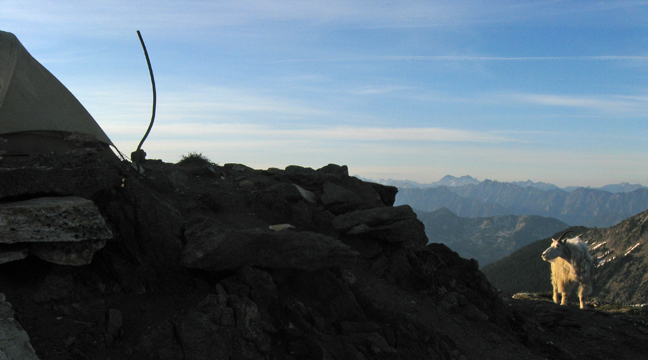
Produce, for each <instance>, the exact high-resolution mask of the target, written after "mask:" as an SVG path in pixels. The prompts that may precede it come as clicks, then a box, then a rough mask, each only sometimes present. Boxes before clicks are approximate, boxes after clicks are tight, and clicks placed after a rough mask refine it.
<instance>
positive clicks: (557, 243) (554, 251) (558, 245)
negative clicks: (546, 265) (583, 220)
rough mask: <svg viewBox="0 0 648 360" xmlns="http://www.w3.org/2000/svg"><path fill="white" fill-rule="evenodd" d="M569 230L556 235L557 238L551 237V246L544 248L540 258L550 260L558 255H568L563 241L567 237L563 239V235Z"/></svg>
mask: <svg viewBox="0 0 648 360" xmlns="http://www.w3.org/2000/svg"><path fill="white" fill-rule="evenodd" d="M570 232H571V231H565V232H564V233H562V235H560V237H558V239H551V240H553V243H552V244H551V246H550V247H549V248H548V249H547V250H545V251H544V252H543V253H542V260H544V261H551V260H553V259H556V258H559V257H565V256H566V255H568V251H569V250H568V249H567V246H565V242H566V241H567V239H565V235H567V234H568V233H570Z"/></svg>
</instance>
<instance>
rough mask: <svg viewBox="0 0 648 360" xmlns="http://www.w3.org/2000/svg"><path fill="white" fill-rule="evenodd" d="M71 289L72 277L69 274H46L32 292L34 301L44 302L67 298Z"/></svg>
mask: <svg viewBox="0 0 648 360" xmlns="http://www.w3.org/2000/svg"><path fill="white" fill-rule="evenodd" d="M73 291H74V279H73V278H72V276H71V275H48V276H47V277H46V278H45V279H44V280H43V283H42V284H41V286H40V287H39V289H38V291H36V293H35V294H34V301H35V302H37V303H46V302H49V301H58V300H65V299H69V298H70V297H71V296H72V292H73Z"/></svg>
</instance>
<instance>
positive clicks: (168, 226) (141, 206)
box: [102, 178, 185, 271]
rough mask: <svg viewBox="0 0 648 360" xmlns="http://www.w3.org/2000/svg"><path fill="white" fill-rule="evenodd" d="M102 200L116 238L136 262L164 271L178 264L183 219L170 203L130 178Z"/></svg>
mask: <svg viewBox="0 0 648 360" xmlns="http://www.w3.org/2000/svg"><path fill="white" fill-rule="evenodd" d="M102 201H103V210H104V211H105V212H106V213H107V217H108V220H109V221H110V222H111V223H112V224H114V225H115V229H116V231H117V234H115V239H116V240H117V241H118V242H119V243H120V245H121V246H122V247H123V249H124V250H125V251H126V252H127V253H128V254H129V257H131V258H132V259H134V260H135V262H136V263H139V264H148V265H151V266H153V267H154V268H158V269H165V270H167V271H168V270H171V269H174V268H176V267H177V266H179V259H180V252H181V250H182V232H183V228H184V223H185V221H184V219H183V218H182V215H181V214H180V211H178V209H177V208H176V207H175V206H174V205H173V204H171V203H170V202H168V201H165V200H163V199H162V198H160V197H159V196H158V195H157V194H156V193H154V192H152V191H151V190H149V189H147V188H146V187H144V186H142V184H141V183H140V182H139V181H137V180H136V179H132V178H129V179H127V181H126V182H125V184H124V187H123V188H121V189H120V191H118V192H116V193H115V194H113V195H111V196H110V197H109V198H107V199H102Z"/></svg>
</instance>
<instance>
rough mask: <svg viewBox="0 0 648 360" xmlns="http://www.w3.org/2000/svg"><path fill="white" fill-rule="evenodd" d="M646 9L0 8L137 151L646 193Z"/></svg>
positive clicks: (31, 1)
mask: <svg viewBox="0 0 648 360" xmlns="http://www.w3.org/2000/svg"><path fill="white" fill-rule="evenodd" d="M647 19H648V1H632V0H630V1H623V0H617V1H499V0H494V1H357V0H356V1H326V0H320V1H317V2H315V1H288V0H284V1H271V0H266V1H254V0H248V1H213V0H212V1H182V2H180V1H166V0H158V1H134V0H130V1H97V0H92V1H89V0H88V1H66V0H62V1H51V2H49V1H42V0H39V1H36V0H20V1H13V0H0V30H4V31H9V32H12V33H14V34H15V35H16V36H17V37H18V38H19V39H20V41H21V42H22V43H23V45H24V46H25V47H26V48H27V49H28V50H29V51H30V53H31V54H32V55H33V56H34V57H35V58H36V59H37V60H38V61H40V62H41V63H42V64H43V65H44V66H45V67H46V68H48V69H49V70H50V71H51V72H52V73H53V74H54V75H55V76H56V77H57V78H58V79H59V80H61V82H62V83H63V84H65V85H66V86H67V87H68V88H69V89H70V91H72V93H73V94H75V96H76V97H77V98H78V99H79V100H80V101H81V103H82V104H83V105H84V106H85V107H86V108H87V109H88V111H89V112H90V113H91V114H92V115H93V117H94V118H95V119H96V120H97V122H98V123H99V124H100V125H101V126H102V127H103V128H104V130H105V131H106V133H107V134H108V136H109V137H110V138H111V139H112V140H113V142H114V143H115V144H116V145H117V147H118V148H119V149H120V150H121V151H122V152H123V153H126V154H130V152H131V151H134V150H135V148H136V147H137V144H138V143H139V140H140V139H141V137H142V135H143V134H144V132H145V131H146V128H147V126H148V122H149V120H150V111H151V97H152V96H151V85H150V81H149V75H148V70H147V67H146V61H145V59H144V55H143V52H142V49H141V46H140V43H139V40H138V38H137V34H136V30H140V31H141V33H142V35H143V37H144V40H145V42H146V46H147V48H148V52H149V55H150V57H151V62H152V65H153V71H154V73H155V79H156V84H157V92H158V106H157V115H156V122H155V125H154V127H153V130H152V131H151V134H150V135H149V137H148V139H147V140H146V142H145V143H144V146H143V148H144V149H145V150H146V152H147V153H148V158H157V159H163V160H164V161H167V162H176V161H178V160H179V159H180V156H181V155H182V154H186V153H188V152H190V151H198V152H202V153H203V154H204V155H206V156H208V157H209V158H210V159H211V160H212V161H214V162H218V163H220V164H224V163H230V162H235V163H243V164H246V165H248V166H251V167H254V168H259V169H263V168H268V167H279V168H283V167H285V166H287V165H301V166H307V167H313V168H319V167H321V166H324V165H326V164H328V163H336V164H346V165H348V166H349V169H350V172H351V173H352V174H354V175H360V176H363V177H367V178H372V179H380V178H393V179H409V180H415V181H419V182H433V181H436V180H438V179H440V178H441V177H443V176H444V175H447V174H452V175H455V176H461V175H467V174H469V175H472V176H473V177H476V178H478V179H480V180H483V179H493V180H499V181H516V180H527V179H531V180H533V181H545V182H551V183H555V184H557V185H560V186H568V185H581V186H602V185H605V184H610V183H618V182H622V181H628V182H631V183H641V184H644V185H648V172H647V171H646V165H647V164H648V141H646V139H647V138H648V121H647V120H648V21H646V20H647Z"/></svg>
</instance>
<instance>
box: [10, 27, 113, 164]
mask: <svg viewBox="0 0 648 360" xmlns="http://www.w3.org/2000/svg"><path fill="white" fill-rule="evenodd" d="M71 139H75V141H72V140H71ZM79 139H83V140H84V141H83V142H85V143H86V144H89V143H93V144H95V145H97V146H99V147H100V148H101V150H106V151H107V152H109V153H111V154H112V151H110V147H109V146H110V145H112V146H114V145H113V143H112V142H111V141H110V139H109V138H108V136H107V135H106V133H104V131H103V130H102V129H101V127H100V126H99V124H97V122H96V121H95V120H94V119H93V118H92V116H91V115H90V113H88V111H87V110H86V109H85V108H84V107H83V105H81V103H80V102H79V101H78V100H77V99H76V98H75V97H74V95H72V93H71V92H70V91H69V90H68V89H67V88H66V87H65V86H64V85H63V84H62V83H61V82H60V81H58V79H56V77H54V75H52V74H51V73H50V72H49V71H47V69H45V67H43V65H41V64H40V63H39V62H38V61H36V59H34V58H33V57H32V56H31V55H30V54H29V52H27V50H26V49H25V47H24V46H23V45H22V44H21V43H20V41H18V38H16V36H15V35H14V34H12V33H8V32H4V31H0V155H1V154H3V153H4V154H8V155H11V154H41V153H51V152H61V153H63V152H67V151H69V150H71V149H74V148H75V147H78V146H79V145H78V144H79V143H80V142H79ZM113 156H114V154H113Z"/></svg>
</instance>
